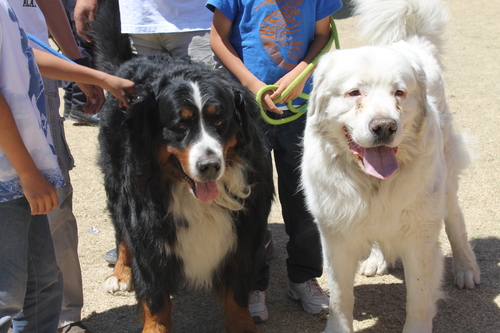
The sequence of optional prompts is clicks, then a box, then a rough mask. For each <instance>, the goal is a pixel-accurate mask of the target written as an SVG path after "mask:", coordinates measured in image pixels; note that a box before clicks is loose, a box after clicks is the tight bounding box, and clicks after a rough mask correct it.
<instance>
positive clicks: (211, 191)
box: [196, 180, 219, 202]
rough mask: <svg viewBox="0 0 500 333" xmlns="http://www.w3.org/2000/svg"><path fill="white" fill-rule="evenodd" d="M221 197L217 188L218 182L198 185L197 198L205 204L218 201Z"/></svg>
mask: <svg viewBox="0 0 500 333" xmlns="http://www.w3.org/2000/svg"><path fill="white" fill-rule="evenodd" d="M218 195H219V188H218V187H217V182H216V181H215V180H214V181H210V182H203V183H196V196H197V197H198V199H200V200H201V201H203V202H207V201H211V200H215V199H217V196H218Z"/></svg>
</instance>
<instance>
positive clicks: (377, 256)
mask: <svg viewBox="0 0 500 333" xmlns="http://www.w3.org/2000/svg"><path fill="white" fill-rule="evenodd" d="M388 272H389V270H388V268H387V262H386V261H385V259H384V255H383V254H382V252H381V251H380V249H379V248H378V247H377V246H374V247H373V248H372V251H371V253H370V256H369V257H368V258H367V259H366V260H365V261H363V262H362V263H361V265H360V266H359V270H358V273H359V274H362V275H365V276H375V275H385V274H387V273H388Z"/></svg>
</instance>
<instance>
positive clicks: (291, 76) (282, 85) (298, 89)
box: [270, 70, 306, 103]
mask: <svg viewBox="0 0 500 333" xmlns="http://www.w3.org/2000/svg"><path fill="white" fill-rule="evenodd" d="M299 74H300V72H299V73H295V71H294V70H292V71H290V72H288V73H287V74H285V75H284V76H283V77H282V78H281V79H279V80H278V81H277V82H276V83H275V85H278V86H279V87H278V89H276V91H275V92H274V93H273V94H272V95H271V96H270V97H271V98H272V99H273V100H274V99H276V98H279V97H280V95H281V94H282V93H283V92H284V91H285V89H287V88H288V87H289V86H290V85H291V84H292V82H293V81H294V80H295V78H296V77H297V76H298V75H299ZM305 84H306V79H303V80H301V81H300V82H299V83H297V85H296V86H295V87H294V88H293V89H292V90H291V91H290V92H289V93H288V94H287V95H286V96H285V97H284V98H283V99H282V100H280V101H279V103H288V102H290V101H293V100H294V99H296V98H297V97H299V95H300V94H301V93H302V91H303V90H304V86H305Z"/></svg>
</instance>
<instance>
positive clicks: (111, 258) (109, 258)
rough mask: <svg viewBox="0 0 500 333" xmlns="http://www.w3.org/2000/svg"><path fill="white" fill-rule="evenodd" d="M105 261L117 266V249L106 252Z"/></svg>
mask: <svg viewBox="0 0 500 333" xmlns="http://www.w3.org/2000/svg"><path fill="white" fill-rule="evenodd" d="M104 260H106V262H107V263H108V264H110V265H116V261H117V260H118V252H117V250H116V247H115V248H114V249H112V250H109V251H108V252H106V254H105V255H104Z"/></svg>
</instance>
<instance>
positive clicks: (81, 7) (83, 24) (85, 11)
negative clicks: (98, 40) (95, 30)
mask: <svg viewBox="0 0 500 333" xmlns="http://www.w3.org/2000/svg"><path fill="white" fill-rule="evenodd" d="M97 7H98V3H97V0H77V1H76V4H75V12H74V18H75V27H76V32H77V33H78V35H79V36H81V37H83V38H85V40H86V41H87V42H91V41H92V37H91V36H89V35H88V34H87V32H88V31H90V30H91V29H92V27H91V25H90V24H91V23H90V22H92V21H94V20H95V15H96V13H97Z"/></svg>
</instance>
